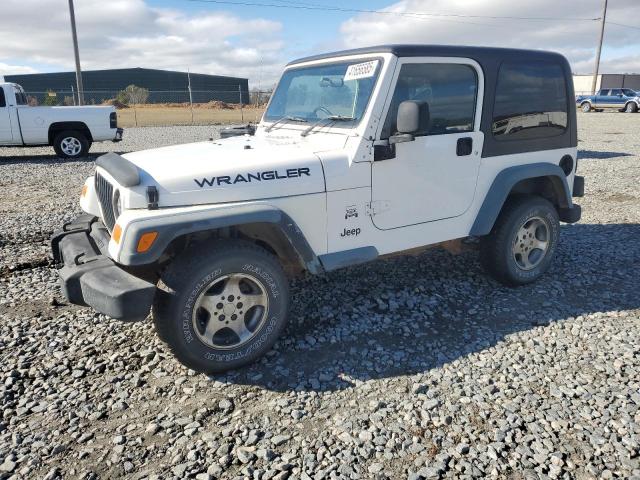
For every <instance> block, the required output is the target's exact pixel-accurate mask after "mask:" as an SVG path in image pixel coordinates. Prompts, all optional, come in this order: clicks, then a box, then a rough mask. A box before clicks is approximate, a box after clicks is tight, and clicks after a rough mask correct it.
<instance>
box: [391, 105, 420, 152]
mask: <svg viewBox="0 0 640 480" xmlns="http://www.w3.org/2000/svg"><path fill="white" fill-rule="evenodd" d="M428 123H429V105H428V104H427V103H426V102H415V101H412V100H407V101H404V102H402V103H401V104H400V105H399V106H398V116H397V119H396V129H397V130H398V133H397V134H396V135H393V136H391V137H389V143H391V144H393V143H403V142H412V141H413V140H414V137H413V134H415V133H416V132H418V131H420V130H421V128H420V126H421V125H427V124H428Z"/></svg>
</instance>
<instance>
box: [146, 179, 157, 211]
mask: <svg viewBox="0 0 640 480" xmlns="http://www.w3.org/2000/svg"><path fill="white" fill-rule="evenodd" d="M159 200H160V194H158V189H157V188H156V187H155V186H154V185H150V186H148V187H147V208H148V209H149V210H157V209H158V201H159Z"/></svg>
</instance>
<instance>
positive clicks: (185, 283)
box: [52, 45, 584, 373]
mask: <svg viewBox="0 0 640 480" xmlns="http://www.w3.org/2000/svg"><path fill="white" fill-rule="evenodd" d="M573 98H574V95H573V86H572V79H571V70H570V68H569V64H568V63H567V61H566V60H565V58H564V57H562V56H561V55H558V54H554V53H548V52H541V51H524V50H507V49H493V48H476V47H445V46H419V45H410V46H409V45H405V46H403V45H397V46H381V47H371V48H365V49H359V50H350V51H345V52H338V53H333V54H330V55H320V56H316V57H312V58H305V59H301V60H297V61H295V62H292V63H290V64H289V65H288V66H287V67H286V69H285V71H284V74H283V75H282V78H281V80H280V82H279V84H278V87H277V88H276V90H275V92H274V94H273V97H272V99H271V101H270V103H269V106H268V108H267V110H266V112H265V114H264V117H263V118H262V121H261V123H260V124H259V125H258V126H257V128H256V131H255V134H254V135H243V136H235V137H231V138H226V139H224V140H215V141H207V142H202V143H195V144H191V145H179V146H173V147H166V148H159V149H155V150H148V151H144V152H138V153H131V154H126V155H122V156H120V155H117V154H114V153H109V154H107V155H104V156H102V157H100V158H99V159H98V160H97V168H96V172H95V175H94V176H93V177H90V178H89V179H88V180H87V182H86V183H85V185H84V187H83V189H82V195H81V200H80V203H81V206H82V209H83V210H84V211H85V212H86V213H87V215H83V216H81V217H79V218H78V219H76V220H75V221H74V222H71V223H70V224H67V225H65V227H64V229H63V230H62V231H60V232H58V233H56V234H55V235H54V237H53V239H52V249H53V255H54V258H55V260H56V261H57V263H58V264H59V265H60V267H61V268H60V270H59V273H60V276H61V278H62V285H63V290H64V293H65V295H66V297H67V298H68V299H69V301H70V302H72V303H75V304H79V305H89V306H91V307H93V308H94V309H95V310H97V311H98V312H102V313H104V314H106V315H109V316H111V317H114V318H121V319H125V320H142V319H144V318H146V317H147V316H148V314H149V311H150V310H152V313H153V319H154V322H155V325H156V327H157V331H158V333H159V335H160V337H161V338H162V339H163V340H164V341H165V342H166V343H167V344H168V346H169V348H170V349H171V350H172V352H173V353H174V354H175V356H176V357H177V358H178V359H179V360H180V361H181V362H182V363H184V364H185V365H187V366H189V367H191V368H193V369H195V370H198V371H201V372H208V373H212V372H220V371H224V370H228V369H231V368H236V367H239V366H241V365H245V364H247V363H249V362H252V361H253V360H255V359H257V358H258V357H260V356H261V355H263V354H264V353H265V352H266V351H267V350H269V348H271V346H272V345H273V343H274V342H275V341H276V339H277V337H278V335H279V334H280V332H282V329H283V328H284V326H285V324H286V322H287V316H288V308H289V288H288V276H289V275H294V274H297V273H301V272H304V271H306V272H310V273H311V274H316V275H318V274H323V273H324V272H327V271H331V270H335V269H337V268H341V267H347V266H350V265H356V264H360V263H363V262H368V261H371V260H374V259H376V258H378V257H382V256H386V255H391V254H397V253H398V252H403V251H408V250H412V251H416V250H417V249H420V248H426V247H431V246H435V245H443V244H450V243H451V241H453V240H457V241H461V240H463V239H469V238H472V239H477V240H479V241H478V242H475V243H478V244H479V246H480V256H481V259H482V263H483V265H484V267H485V268H486V270H487V271H488V272H489V273H490V274H491V275H492V276H494V277H495V278H496V279H497V280H499V281H500V282H502V283H505V284H507V285H514V286H517V285H522V284H526V283H529V282H532V281H534V280H536V279H537V278H539V277H540V276H541V275H542V274H543V273H544V272H545V271H546V270H547V269H548V268H549V266H550V264H551V262H552V260H553V257H554V253H555V251H556V248H557V246H558V240H559V234H560V229H559V221H564V222H576V221H578V220H579V218H580V207H579V206H578V205H574V204H573V202H572V197H573V196H581V195H582V194H583V190H584V181H583V178H582V177H578V176H576V175H575V170H576V164H577V160H576V153H577V150H576V145H577V137H576V114H575V107H574V105H573ZM469 243H473V242H469Z"/></svg>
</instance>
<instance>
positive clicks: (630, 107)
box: [624, 102, 638, 113]
mask: <svg viewBox="0 0 640 480" xmlns="http://www.w3.org/2000/svg"><path fill="white" fill-rule="evenodd" d="M636 110H638V106H637V105H636V104H635V103H634V102H629V103H627V104H626V105H625V107H624V111H625V112H627V113H635V112H636Z"/></svg>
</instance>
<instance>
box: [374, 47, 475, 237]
mask: <svg viewBox="0 0 640 480" xmlns="http://www.w3.org/2000/svg"><path fill="white" fill-rule="evenodd" d="M393 85H395V87H394V90H393V95H390V97H391V98H390V99H388V100H387V103H388V104H387V106H386V107H385V111H386V116H385V118H386V119H385V122H384V123H383V125H382V127H381V129H380V132H379V134H378V138H379V139H380V140H382V141H384V140H387V139H388V138H389V137H390V136H391V135H393V134H395V133H396V130H395V127H396V125H395V124H396V116H397V111H398V106H399V105H400V103H401V102H403V101H405V100H415V101H420V102H426V103H427V105H428V111H429V116H428V121H426V122H424V123H423V124H422V125H421V126H420V131H419V132H417V133H416V135H415V136H414V140H413V141H410V142H404V143H398V144H396V145H394V148H395V152H394V153H392V154H390V155H384V156H383V157H380V158H376V160H375V161H374V163H373V167H372V168H373V172H372V208H373V216H372V218H373V223H374V225H375V226H376V227H377V228H380V229H383V230H387V229H392V228H398V227H403V226H408V225H414V224H419V223H425V222H431V221H434V220H440V219H445V218H451V217H456V216H459V215H462V214H463V213H464V212H465V211H466V210H467V209H468V208H469V206H470V205H471V203H472V201H473V197H474V195H475V189H476V181H477V178H478V169H479V166H480V152H482V143H483V138H484V137H483V134H482V133H481V132H480V112H481V111H482V94H483V91H484V78H483V75H482V69H481V68H480V66H479V65H478V64H477V63H476V62H474V61H472V60H468V59H462V58H404V59H400V60H399V63H398V66H397V68H396V72H395V78H394V82H393ZM390 151H391V152H393V149H391V150H390ZM388 157H391V158H388Z"/></svg>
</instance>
